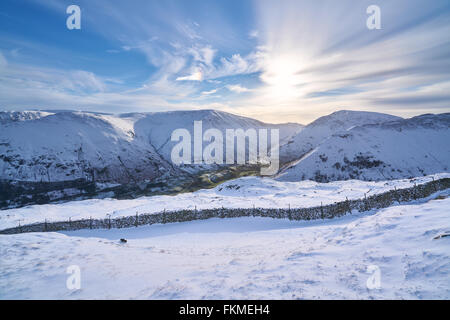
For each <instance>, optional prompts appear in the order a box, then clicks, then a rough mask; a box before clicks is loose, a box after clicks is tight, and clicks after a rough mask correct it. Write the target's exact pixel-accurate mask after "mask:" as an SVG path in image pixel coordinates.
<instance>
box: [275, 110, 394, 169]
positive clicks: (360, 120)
mask: <svg viewBox="0 0 450 320" xmlns="http://www.w3.org/2000/svg"><path fill="white" fill-rule="evenodd" d="M400 119H401V118H399V117H395V116H391V115H388V114H383V113H377V112H366V111H348V110H342V111H337V112H334V113H332V114H330V115H327V116H324V117H321V118H319V119H317V120H316V121H314V122H312V123H310V124H309V125H307V126H305V128H303V130H302V131H301V132H299V133H298V134H297V135H295V136H294V137H293V138H292V139H290V140H289V141H288V142H287V143H286V144H285V145H283V146H282V147H281V149H280V161H281V162H282V163H286V162H290V161H293V160H297V159H299V158H301V157H302V156H304V155H305V154H307V153H308V152H309V151H311V150H313V149H314V148H316V147H317V146H318V145H319V144H320V143H321V142H322V141H324V140H326V139H327V138H329V137H331V136H332V135H333V134H336V133H338V132H344V131H347V130H349V129H351V128H353V127H355V126H361V125H365V124H375V123H383V122H387V121H393V120H400Z"/></svg>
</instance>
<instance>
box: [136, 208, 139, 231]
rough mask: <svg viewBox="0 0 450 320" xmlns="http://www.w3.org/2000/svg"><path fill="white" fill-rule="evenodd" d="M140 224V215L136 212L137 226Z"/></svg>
mask: <svg viewBox="0 0 450 320" xmlns="http://www.w3.org/2000/svg"><path fill="white" fill-rule="evenodd" d="M138 225H139V215H138V213H137V212H136V228H137V227H138Z"/></svg>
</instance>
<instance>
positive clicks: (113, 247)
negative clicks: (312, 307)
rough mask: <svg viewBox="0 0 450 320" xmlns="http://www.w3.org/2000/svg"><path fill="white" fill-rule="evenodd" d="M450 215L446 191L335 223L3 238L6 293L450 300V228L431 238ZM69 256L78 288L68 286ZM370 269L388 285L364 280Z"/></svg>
mask: <svg viewBox="0 0 450 320" xmlns="http://www.w3.org/2000/svg"><path fill="white" fill-rule="evenodd" d="M331 189H332V188H331ZM230 192H231V191H230ZM330 192H332V191H330ZM449 212H450V199H449V198H446V199H438V200H424V201H422V202H417V203H415V204H409V205H402V206H394V207H390V208H387V209H383V210H380V211H378V212H371V213H366V214H358V215H352V216H347V217H344V218H340V219H334V220H328V221H313V222H292V221H288V220H273V219H269V218H237V219H224V220H220V219H210V220H206V221H195V222H187V223H176V224H169V225H153V226H144V227H139V228H130V229H121V230H83V231H76V232H69V233H66V234H61V233H35V234H21V235H2V236H0V257H1V259H0V298H2V299H9V298H19V299H24V298H25V299H28V298H39V299H41V298H43V299H85V298H107V299H115V298H135V299H230V298H237V299H301V298H307V299H326V298H330V299H340V298H351V299H379V298H387V299H450V276H449V275H450V237H443V238H440V239H434V238H435V237H436V236H438V235H440V234H443V233H445V232H449V231H450V217H449ZM120 238H126V239H128V243H126V244H120V243H119V241H118V239H120ZM71 265H77V266H79V267H80V269H81V289H79V290H69V289H67V287H66V280H67V278H68V277H69V275H68V274H66V270H67V268H68V267H69V266H71ZM369 266H372V267H370V268H372V269H370V270H376V269H377V268H379V270H380V288H379V289H368V288H367V286H366V282H367V280H368V278H369V277H371V274H368V273H367V270H368V268H369ZM373 266H375V267H373ZM374 268H375V269H374ZM375 274H376V273H375Z"/></svg>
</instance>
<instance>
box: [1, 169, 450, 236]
mask: <svg viewBox="0 0 450 320" xmlns="http://www.w3.org/2000/svg"><path fill="white" fill-rule="evenodd" d="M442 178H450V174H449V173H443V174H437V175H433V176H427V177H419V178H417V179H405V180H392V181H380V182H369V181H358V180H350V181H336V182H331V183H317V182H314V181H301V182H280V181H276V180H273V179H270V178H259V177H245V178H240V179H235V180H230V181H227V182H225V183H222V184H220V185H219V186H217V187H215V188H213V189H203V190H198V191H196V192H192V193H180V194H177V195H174V196H168V195H167V196H151V197H140V198H137V199H131V200H117V199H91V200H83V201H71V202H66V203H59V204H44V205H32V206H27V207H23V208H17V209H9V210H3V211H1V214H0V230H2V229H7V228H12V227H17V226H18V225H19V224H21V225H25V224H31V223H37V222H40V223H42V222H44V221H45V220H46V221H47V222H56V221H68V220H69V219H72V221H74V220H81V219H89V218H90V217H92V218H93V219H96V218H98V219H104V218H106V216H107V215H108V214H109V215H111V217H112V218H117V217H127V216H135V215H136V213H138V214H143V213H157V212H162V211H164V210H166V211H176V210H184V209H191V210H193V209H195V208H197V209H199V210H200V209H211V208H222V207H224V208H253V207H256V208H288V207H289V206H290V207H291V208H306V207H314V206H320V205H321V204H323V205H328V204H333V203H335V202H340V201H345V200H346V199H347V198H348V199H349V200H353V199H361V198H364V196H372V195H375V194H380V193H383V192H386V191H389V190H393V189H394V188H397V189H404V188H410V187H413V186H414V185H415V184H417V185H419V184H423V183H426V182H429V181H432V179H436V180H437V179H442Z"/></svg>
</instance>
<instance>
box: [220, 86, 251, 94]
mask: <svg viewBox="0 0 450 320" xmlns="http://www.w3.org/2000/svg"><path fill="white" fill-rule="evenodd" d="M226 87H227V89H228V90H230V91H232V92H236V93H243V92H249V91H251V90H250V89H248V88H245V87H242V86H241V85H240V84H230V85H227V86H226Z"/></svg>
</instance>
